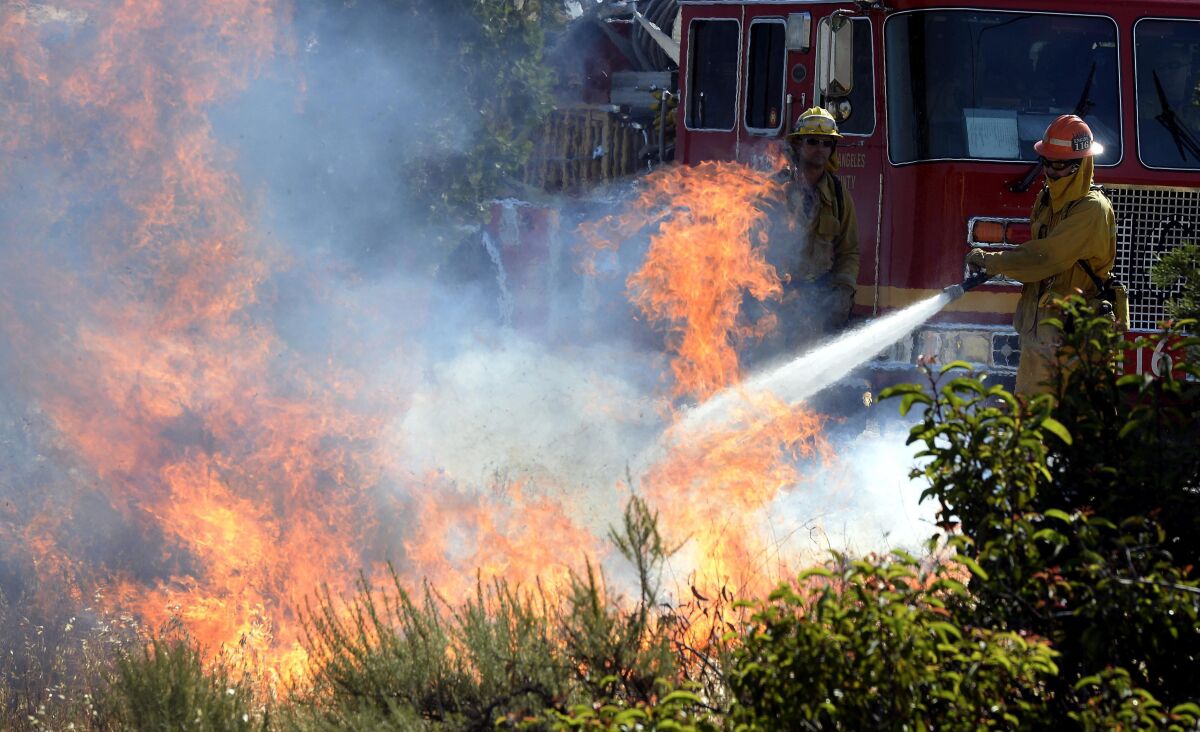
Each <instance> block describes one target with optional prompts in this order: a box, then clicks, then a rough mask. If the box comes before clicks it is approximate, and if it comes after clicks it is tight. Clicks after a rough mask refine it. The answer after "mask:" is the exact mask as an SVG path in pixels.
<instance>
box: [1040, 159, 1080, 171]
mask: <svg viewBox="0 0 1200 732" xmlns="http://www.w3.org/2000/svg"><path fill="white" fill-rule="evenodd" d="M1038 159H1039V160H1040V161H1041V163H1042V167H1043V168H1049V169H1050V170H1053V171H1062V170H1067V169H1068V168H1074V167H1076V166H1078V165H1079V161H1078V160H1050V159H1049V158H1045V157H1041V158H1038Z"/></svg>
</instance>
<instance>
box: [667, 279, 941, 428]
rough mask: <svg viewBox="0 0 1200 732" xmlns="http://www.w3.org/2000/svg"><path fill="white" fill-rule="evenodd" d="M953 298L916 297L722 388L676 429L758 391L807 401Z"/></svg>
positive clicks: (745, 402) (705, 422)
mask: <svg viewBox="0 0 1200 732" xmlns="http://www.w3.org/2000/svg"><path fill="white" fill-rule="evenodd" d="M952 299H953V297H952V296H951V295H950V294H947V293H944V292H943V293H940V294H938V295H936V296H934V297H931V298H929V299H927V300H922V301H921V302H918V303H914V304H912V305H910V306H908V307H907V308H905V309H903V310H899V311H897V312H894V313H892V314H890V315H887V316H884V317H882V318H879V319H878V320H874V321H871V322H870V323H868V324H866V325H864V326H862V327H860V328H856V329H854V330H852V331H849V332H848V333H845V334H843V335H841V336H839V337H838V338H837V339H836V340H834V341H831V342H829V343H824V344H821V345H819V346H817V347H816V348H815V349H814V350H812V351H809V352H808V353H805V354H804V355H802V356H799V357H798V358H795V359H793V360H791V361H788V362H786V363H783V364H781V365H779V366H776V367H774V368H771V369H768V370H766V371H763V372H761V373H758V374H755V375H754V376H752V377H750V378H749V379H746V380H745V381H743V382H742V383H740V384H737V385H735V386H731V387H729V388H727V389H725V390H723V391H721V392H718V393H717V394H715V395H713V396H712V398H710V399H709V400H708V401H706V402H704V403H703V404H700V405H698V406H697V407H696V408H695V409H693V410H691V411H690V412H689V413H688V414H687V415H686V416H685V417H684V418H683V420H682V421H681V422H680V423H679V425H678V427H677V429H676V430H675V435H676V437H677V438H684V437H686V436H687V435H689V434H694V433H696V432H699V431H704V430H708V429H711V428H713V427H718V426H721V425H725V424H728V423H730V422H732V421H733V420H734V419H735V416H736V415H737V413H738V412H739V411H744V410H746V409H749V408H750V404H751V402H750V401H749V399H750V398H751V397H752V396H754V395H757V394H762V393H771V394H774V395H775V396H776V397H778V398H779V399H781V400H783V401H785V402H787V403H788V404H790V405H794V404H797V403H799V402H802V401H804V400H805V399H807V398H809V397H811V396H812V395H813V394H816V393H817V392H819V391H821V390H822V389H824V388H825V387H827V386H829V385H830V384H833V383H835V382H837V381H838V380H839V379H841V378H842V377H844V376H845V375H846V374H847V373H849V372H850V371H851V370H852V369H854V368H855V367H857V366H859V365H861V364H863V363H865V362H866V361H868V360H870V359H872V358H874V357H875V355H876V354H878V353H879V352H880V351H882V350H883V349H884V348H886V347H887V346H889V345H891V344H893V343H895V342H896V341H898V340H900V339H901V338H903V337H905V336H907V335H908V334H909V333H911V332H912V331H913V330H914V329H915V328H916V327H917V326H919V325H921V324H922V323H924V322H925V321H927V320H929V319H930V318H931V317H933V316H934V315H935V314H936V313H937V312H938V311H939V310H941V309H942V308H944V307H946V305H948V304H949V303H950V301H951V300H952Z"/></svg>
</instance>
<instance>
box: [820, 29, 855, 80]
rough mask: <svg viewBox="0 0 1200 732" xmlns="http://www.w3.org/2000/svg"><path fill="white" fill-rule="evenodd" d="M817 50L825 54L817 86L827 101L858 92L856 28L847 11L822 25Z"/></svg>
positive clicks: (821, 59)
mask: <svg viewBox="0 0 1200 732" xmlns="http://www.w3.org/2000/svg"><path fill="white" fill-rule="evenodd" d="M817 48H819V49H820V50H821V55H820V59H819V60H818V67H819V68H820V73H819V74H818V76H817V84H818V86H819V88H820V91H821V95H822V96H823V97H826V98H828V97H844V96H846V95H848V94H849V93H850V90H851V89H852V88H854V24H853V23H851V22H850V16H849V15H848V14H847V13H845V12H844V11H835V12H834V13H833V14H832V15H830V16H829V17H828V18H826V19H825V20H824V21H822V23H821V26H820V29H819V30H818V37H817Z"/></svg>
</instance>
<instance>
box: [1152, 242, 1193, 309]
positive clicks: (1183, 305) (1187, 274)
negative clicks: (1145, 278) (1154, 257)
mask: <svg viewBox="0 0 1200 732" xmlns="http://www.w3.org/2000/svg"><path fill="white" fill-rule="evenodd" d="M1181 280H1182V285H1183V287H1182V291H1181V292H1180V293H1179V294H1178V295H1177V296H1175V297H1172V298H1171V300H1170V301H1169V302H1167V312H1168V313H1170V315H1171V317H1173V318H1178V319H1181V320H1182V319H1191V320H1200V245H1198V244H1196V243H1195V242H1186V243H1185V244H1183V245H1182V246H1179V247H1176V248H1174V249H1172V250H1170V251H1169V252H1167V253H1166V254H1164V255H1163V257H1162V259H1160V260H1159V261H1158V262H1157V263H1155V265H1154V267H1153V268H1152V269H1151V270H1150V281H1151V282H1152V283H1154V286H1155V287H1158V288H1160V289H1163V290H1170V289H1172V288H1174V287H1175V285H1176V284H1179V283H1180V281H1181Z"/></svg>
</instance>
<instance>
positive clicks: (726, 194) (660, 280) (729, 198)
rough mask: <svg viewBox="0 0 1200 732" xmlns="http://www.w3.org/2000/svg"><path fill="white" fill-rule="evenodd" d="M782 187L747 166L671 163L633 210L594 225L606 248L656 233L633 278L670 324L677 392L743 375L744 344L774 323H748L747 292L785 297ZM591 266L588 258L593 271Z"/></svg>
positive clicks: (646, 185) (632, 285) (590, 235)
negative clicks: (775, 244)
mask: <svg viewBox="0 0 1200 732" xmlns="http://www.w3.org/2000/svg"><path fill="white" fill-rule="evenodd" d="M780 188H781V185H780V184H779V183H777V182H776V181H774V180H773V179H772V178H771V177H770V176H767V175H764V174H762V173H760V172H758V171H755V170H752V169H750V168H747V167H745V166H743V165H739V164H737V163H719V162H707V163H701V164H700V165H698V166H695V167H684V166H670V167H666V168H661V169H659V170H657V171H655V172H653V173H651V174H650V175H648V176H646V178H645V179H644V180H643V181H641V190H640V193H639V196H638V198H637V200H636V202H635V203H634V205H633V207H632V208H633V210H632V211H631V213H629V214H627V215H625V216H623V217H619V218H608V219H604V220H602V221H600V222H599V223H597V224H595V225H592V226H588V227H585V228H584V230H583V234H584V236H585V238H586V239H587V241H588V242H589V243H590V244H591V245H592V246H593V247H594V248H596V249H598V250H602V249H611V248H615V247H618V246H620V244H621V243H622V242H623V241H625V240H627V239H629V238H630V237H632V236H634V235H635V234H636V233H638V232H639V231H642V230H644V229H647V228H652V229H656V230H655V231H654V233H652V235H651V237H650V248H649V251H647V253H646V259H645V262H644V263H643V265H642V267H641V268H640V269H639V270H638V271H637V272H635V273H634V274H633V275H631V276H630V277H629V279H628V282H627V284H628V287H629V292H630V296H631V299H632V301H633V303H634V304H635V305H637V306H638V308H639V309H640V310H641V311H642V312H643V313H644V314H645V315H646V317H647V318H649V319H650V321H651V322H652V323H656V324H660V325H663V326H665V327H666V329H667V335H668V346H669V347H670V349H671V350H672V352H673V353H674V355H673V357H672V358H671V370H672V372H673V374H674V377H675V386H674V390H675V394H676V395H683V394H691V395H693V396H696V397H699V398H705V397H708V396H711V395H712V394H713V393H714V392H716V391H718V390H719V389H721V388H723V387H725V386H728V385H729V384H732V383H735V382H737V381H738V380H739V378H740V371H739V368H738V358H737V351H736V346H737V345H738V344H740V343H744V342H747V341H749V340H751V339H753V338H761V337H762V335H763V334H765V333H766V332H768V331H770V330H772V329H774V327H775V323H774V321H773V320H771V319H766V318H764V319H762V320H760V321H759V322H758V323H755V324H754V325H747V324H746V323H743V322H740V321H739V315H740V313H741V305H742V298H743V296H744V294H745V293H747V292H748V293H749V294H750V295H752V296H753V297H755V298H757V299H759V300H765V299H768V298H778V297H779V296H780V295H781V294H782V288H781V285H780V280H779V275H778V273H777V272H776V271H775V268H774V267H772V266H771V265H770V264H769V263H768V262H767V261H766V259H765V258H764V256H763V251H762V246H761V245H762V244H764V243H765V241H764V237H765V236H766V228H765V227H764V226H763V225H762V224H763V223H764V218H765V214H764V210H763V208H762V207H761V206H759V205H757V204H758V203H759V202H761V201H762V200H763V199H765V198H767V197H769V196H777V195H778V194H779V190H780ZM589 268H591V264H590V263H588V264H585V270H586V269H589Z"/></svg>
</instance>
